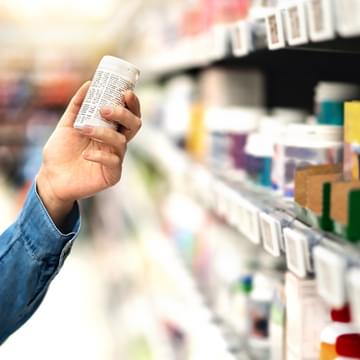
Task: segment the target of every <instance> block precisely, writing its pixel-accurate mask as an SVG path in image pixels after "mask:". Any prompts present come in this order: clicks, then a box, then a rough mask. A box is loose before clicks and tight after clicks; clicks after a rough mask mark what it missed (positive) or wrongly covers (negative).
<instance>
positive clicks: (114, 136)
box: [79, 126, 127, 159]
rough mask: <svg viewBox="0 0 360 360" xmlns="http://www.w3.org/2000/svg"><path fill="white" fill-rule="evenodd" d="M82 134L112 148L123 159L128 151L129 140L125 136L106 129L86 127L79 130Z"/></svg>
mask: <svg viewBox="0 0 360 360" xmlns="http://www.w3.org/2000/svg"><path fill="white" fill-rule="evenodd" d="M79 131H80V132H81V133H82V134H84V135H86V136H89V137H91V138H92V139H95V140H98V141H100V142H102V143H104V144H106V145H109V146H111V147H112V148H113V149H114V151H115V153H116V154H117V155H118V156H120V158H121V159H122V158H123V157H124V154H125V151H126V144H127V139H126V136H125V135H124V134H121V133H118V132H117V131H115V130H113V129H110V128H105V127H90V126H86V127H84V128H82V129H80V130H79Z"/></svg>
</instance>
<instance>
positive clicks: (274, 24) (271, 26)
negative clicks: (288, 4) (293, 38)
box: [265, 9, 285, 50]
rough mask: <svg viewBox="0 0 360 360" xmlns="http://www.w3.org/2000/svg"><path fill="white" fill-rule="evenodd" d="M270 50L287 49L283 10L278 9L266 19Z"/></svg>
mask: <svg viewBox="0 0 360 360" xmlns="http://www.w3.org/2000/svg"><path fill="white" fill-rule="evenodd" d="M265 26H266V38H267V44H268V48H269V49H270V50H277V49H281V48H284V47H285V29H284V23H283V18H282V14H281V10H280V9H278V10H276V11H274V12H272V13H270V14H269V15H268V16H266V17H265Z"/></svg>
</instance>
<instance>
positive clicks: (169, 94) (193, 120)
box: [161, 75, 202, 154]
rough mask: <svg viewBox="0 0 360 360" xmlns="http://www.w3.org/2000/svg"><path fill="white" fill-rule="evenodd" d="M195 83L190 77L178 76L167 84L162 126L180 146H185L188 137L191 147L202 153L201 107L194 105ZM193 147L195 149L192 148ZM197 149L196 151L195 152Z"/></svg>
mask: <svg viewBox="0 0 360 360" xmlns="http://www.w3.org/2000/svg"><path fill="white" fill-rule="evenodd" d="M195 90H196V87H195V82H194V80H193V78H192V77H190V76H185V75H184V76H178V77H174V78H172V79H171V80H169V81H168V82H167V83H166V84H165V89H164V92H165V94H164V95H165V98H164V99H163V100H161V101H163V102H164V103H163V107H162V126H163V128H164V131H165V133H166V134H167V135H168V136H169V137H170V138H171V139H173V140H174V141H175V143H177V144H178V145H181V146H183V145H184V141H185V137H186V136H187V135H188V136H189V137H190V138H191V140H190V138H189V142H190V143H191V145H190V143H189V146H190V148H191V149H192V150H194V151H195V153H196V154H197V152H198V151H199V152H200V153H201V150H200V149H201V144H200V141H201V139H199V136H201V135H200V134H199V131H201V122H202V117H201V108H200V107H201V105H200V104H199V107H197V105H196V104H195V103H194V107H193V101H194V94H195ZM192 147H193V148H192ZM195 149H196V150H195Z"/></svg>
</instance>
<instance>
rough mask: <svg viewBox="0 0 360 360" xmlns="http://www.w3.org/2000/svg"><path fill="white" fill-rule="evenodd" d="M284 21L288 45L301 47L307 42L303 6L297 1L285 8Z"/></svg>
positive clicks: (301, 2)
mask: <svg viewBox="0 0 360 360" xmlns="http://www.w3.org/2000/svg"><path fill="white" fill-rule="evenodd" d="M285 19H286V20H285V21H286V31H287V36H288V42H289V44H290V45H301V44H306V43H308V42H309V38H308V30H307V23H306V12H305V4H304V2H303V1H301V0H299V1H297V2H294V3H292V4H291V5H289V6H287V7H286V8H285Z"/></svg>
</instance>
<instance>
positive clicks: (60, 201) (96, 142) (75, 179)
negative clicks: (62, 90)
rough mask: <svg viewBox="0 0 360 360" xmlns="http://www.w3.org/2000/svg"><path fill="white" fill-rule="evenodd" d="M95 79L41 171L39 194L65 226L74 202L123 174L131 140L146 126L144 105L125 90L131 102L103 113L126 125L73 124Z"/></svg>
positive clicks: (50, 146)
mask: <svg viewBox="0 0 360 360" xmlns="http://www.w3.org/2000/svg"><path fill="white" fill-rule="evenodd" d="M89 86H90V81H89V82H87V83H85V84H84V85H83V86H82V87H81V88H80V89H79V90H78V91H77V93H76V94H75V95H74V97H73V98H72V100H71V101H70V103H69V105H68V107H67V109H66V111H65V113H64V115H63V116H62V118H61V119H60V121H59V123H58V125H57V127H56V128H55V130H54V132H53V134H52V135H51V137H50V138H49V140H48V142H47V144H46V145H45V147H44V150H43V163H42V166H41V168H40V171H39V174H38V176H37V189H38V193H39V195H40V197H41V199H42V201H43V203H44V205H45V207H46V208H47V210H48V212H49V214H50V216H51V217H52V219H53V221H54V222H55V224H56V225H58V226H60V225H61V223H62V222H63V221H64V219H65V217H66V215H67V214H68V213H69V211H70V210H71V209H72V207H73V204H74V201H75V200H78V199H82V198H86V197H89V196H92V195H94V194H96V193H97V192H99V191H101V190H104V189H106V188H108V187H110V186H112V185H114V184H116V183H117V182H118V181H119V180H120V177H121V170H122V162H123V159H124V155H125V152H126V145H127V142H128V141H129V140H131V139H132V138H133V137H134V136H135V135H136V133H137V132H138V130H139V129H140V127H141V120H140V116H141V115H140V104H139V100H138V98H137V97H136V96H135V95H134V94H133V93H132V92H127V93H126V95H125V103H126V107H127V108H124V107H122V106H117V107H115V108H108V107H106V108H103V109H102V110H101V116H102V117H103V118H104V119H107V120H110V121H113V122H116V123H118V124H120V125H121V128H122V129H123V130H122V131H121V132H117V131H115V130H113V129H109V128H105V127H86V128H84V129H83V130H78V129H75V128H74V127H73V124H74V121H75V118H76V116H77V114H78V112H79V110H80V107H81V104H82V102H83V100H84V97H85V95H86V92H87V90H88V88H89Z"/></svg>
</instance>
